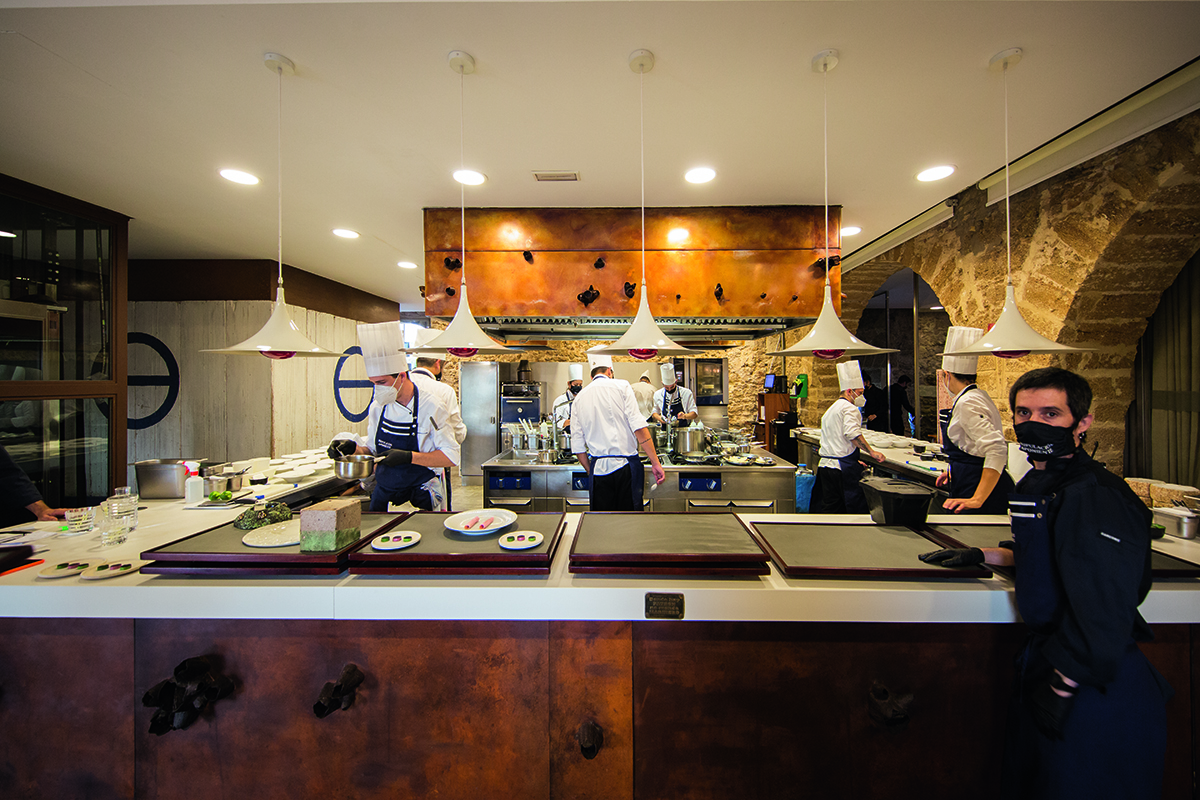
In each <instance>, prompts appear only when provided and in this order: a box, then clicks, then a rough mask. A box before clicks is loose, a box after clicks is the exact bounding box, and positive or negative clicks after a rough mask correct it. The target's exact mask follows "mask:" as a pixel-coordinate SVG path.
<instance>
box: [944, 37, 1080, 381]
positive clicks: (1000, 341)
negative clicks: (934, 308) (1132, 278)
mask: <svg viewBox="0 0 1200 800" xmlns="http://www.w3.org/2000/svg"><path fill="white" fill-rule="evenodd" d="M1020 60H1021V48H1019V47H1014V48H1012V49H1009V50H1004V51H1002V52H1000V53H997V54H996V55H995V56H993V57H992V60H991V62H990V63H989V65H988V66H989V68H990V69H992V70H999V71H1001V72H1003V73H1004V247H1005V251H1006V253H1007V256H1008V266H1007V272H1006V275H1007V280H1006V282H1005V285H1004V308H1003V309H1002V310H1001V311H1000V318H999V319H997V320H996V323H995V324H994V325H992V327H991V328H990V329H989V330H988V331H987V333H985V334H984V335H983V336H981V337H980V338H979V340H978V341H977V342H975V343H974V344H973V345H971V346H970V347H965V348H962V349H959V350H954V351H953V352H946V353H943V355H948V356H989V355H990V356H997V357H999V358H1020V357H1021V356H1027V355H1029V354H1030V353H1086V352H1090V350H1091V348H1087V347H1071V346H1070V345H1065V344H1059V343H1058V342H1055V341H1053V340H1052V339H1047V338H1046V337H1045V336H1042V335H1041V334H1040V333H1038V332H1037V331H1035V330H1034V329H1033V328H1031V327H1029V323H1028V322H1026V321H1025V317H1023V316H1021V312H1020V310H1019V309H1018V308H1017V299H1016V295H1015V294H1014V293H1013V282H1012V217H1011V215H1010V213H1009V205H1008V194H1009V188H1008V166H1009V161H1008V69H1009V67H1012V66H1015V65H1016V64H1017V62H1019V61H1020Z"/></svg>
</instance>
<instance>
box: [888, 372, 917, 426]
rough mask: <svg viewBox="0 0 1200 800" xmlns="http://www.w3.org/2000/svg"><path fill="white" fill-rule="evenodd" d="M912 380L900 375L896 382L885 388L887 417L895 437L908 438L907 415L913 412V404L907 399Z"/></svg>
mask: <svg viewBox="0 0 1200 800" xmlns="http://www.w3.org/2000/svg"><path fill="white" fill-rule="evenodd" d="M911 384H912V378H910V377H908V376H907V375H901V376H900V377H899V378H897V379H896V382H895V383H893V384H892V385H891V386H889V387H888V388H887V392H888V405H889V411H890V414H889V416H890V417H891V419H890V420H889V423H890V425H891V429H892V433H894V434H896V435H897V436H908V435H909V430H908V415H909V414H912V413H914V412H913V404H912V403H911V402H910V401H909V399H908V387H909V386H910V385H911Z"/></svg>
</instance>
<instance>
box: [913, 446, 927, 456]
mask: <svg viewBox="0 0 1200 800" xmlns="http://www.w3.org/2000/svg"><path fill="white" fill-rule="evenodd" d="M913 452H914V453H917V454H918V455H919V454H921V453H924V452H925V445H923V444H914V445H913Z"/></svg>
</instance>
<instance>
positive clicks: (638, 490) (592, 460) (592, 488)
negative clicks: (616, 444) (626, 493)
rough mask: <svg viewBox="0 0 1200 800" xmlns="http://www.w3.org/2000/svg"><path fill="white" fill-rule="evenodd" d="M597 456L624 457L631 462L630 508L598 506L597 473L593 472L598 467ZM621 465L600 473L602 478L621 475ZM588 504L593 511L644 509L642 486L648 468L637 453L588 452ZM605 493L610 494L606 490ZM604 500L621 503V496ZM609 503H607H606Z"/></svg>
mask: <svg viewBox="0 0 1200 800" xmlns="http://www.w3.org/2000/svg"><path fill="white" fill-rule="evenodd" d="M597 458H623V459H625V460H626V461H627V462H629V484H630V485H629V489H630V502H631V503H632V505H631V506H630V507H629V508H604V509H599V508H596V477H597V476H596V475H594V474H592V473H593V472H594V471H595V469H596V459H597ZM622 469H625V468H624V467H621V469H618V470H616V471H614V472H610V473H608V474H607V475H600V476H599V477H600V478H601V479H603V478H608V477H612V476H615V475H619V474H620V473H621V470H622ZM587 471H588V506H589V507H590V508H591V510H592V511H643V510H644V509H645V502H644V500H643V499H642V487H643V485H644V484H645V483H646V468H645V467H643V466H642V460H641V458H639V457H638V456H637V455H636V454H635V455H632V456H594V455H592V454H591V453H588V470H587ZM604 494H608V493H607V492H605V493H604ZM603 499H604V500H612V502H613V503H619V502H620V498H615V497H604V498H603ZM606 505H607V504H606Z"/></svg>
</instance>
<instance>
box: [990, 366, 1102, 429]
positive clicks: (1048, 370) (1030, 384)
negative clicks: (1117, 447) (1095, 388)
mask: <svg viewBox="0 0 1200 800" xmlns="http://www.w3.org/2000/svg"><path fill="white" fill-rule="evenodd" d="M1030 389H1060V390H1061V391H1062V392H1064V393H1065V394H1066V395H1067V408H1069V409H1070V410H1071V416H1072V417H1074V418H1075V422H1076V423H1078V422H1079V420H1081V419H1083V418H1084V417H1086V416H1087V415H1088V412H1089V411H1090V410H1091V408H1092V387H1091V384H1089V383H1088V382H1087V378H1085V377H1083V376H1082V375H1076V374H1075V373H1074V372H1071V371H1070V370H1065V369H1062V368H1060V367H1042V368H1041V369H1031V370H1029V372H1026V373H1025V374H1024V375H1022V376H1021V377H1019V378H1017V381H1016V383H1014V384H1013V385H1012V388H1011V389H1009V390H1008V406H1009V408H1010V409H1011V410H1012V412H1013V414H1016V413H1017V392H1024V391H1028V390H1030Z"/></svg>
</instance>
